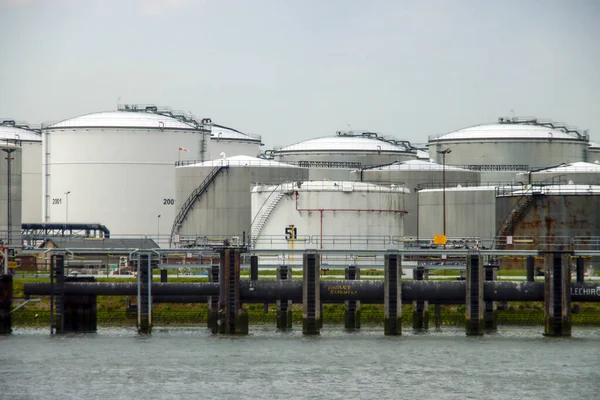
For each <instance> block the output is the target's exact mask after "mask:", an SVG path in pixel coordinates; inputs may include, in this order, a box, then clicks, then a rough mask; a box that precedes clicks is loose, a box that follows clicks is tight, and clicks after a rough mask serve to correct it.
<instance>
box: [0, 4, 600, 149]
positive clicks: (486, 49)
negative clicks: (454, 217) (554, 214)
mask: <svg viewBox="0 0 600 400" xmlns="http://www.w3.org/2000/svg"><path fill="white" fill-rule="evenodd" d="M598 21H600V1H598V0H589V1H587V0H573V1H566V0H564V1H555V0H547V1H537V0H520V1H513V0H504V1H484V0H477V1H467V0H465V1H459V0H455V1H454V0H448V1H416V0H415V1H405V0H396V1H393V0H392V1H377V0H371V1H352V0H347V1H338V0H325V1H323V0H320V1H319V0H304V1H293V0H280V1H275V0H273V1H271V0H247V1H240V0H235V1H234V0H220V1H213V0H198V1H193V0H131V1H127V0H121V1H112V0H79V1H77V0H0V117H1V118H11V119H16V120H20V121H27V122H29V123H30V124H39V123H42V122H50V121H58V120H62V119H66V118H71V117H75V116H77V115H81V114H88V113H92V112H98V111H107V110H115V109H116V107H117V104H118V103H120V104H156V105H159V106H169V107H171V108H173V109H175V110H183V111H185V112H191V113H192V114H194V115H196V116H198V117H199V118H205V117H209V118H212V120H213V122H215V123H218V124H222V125H226V126H230V127H233V128H236V129H238V130H241V131H243V132H249V133H255V134H260V135H262V139H263V142H264V144H265V146H264V148H263V149H271V148H273V147H274V146H281V145H287V144H292V143H296V142H299V141H303V140H307V139H311V138H316V137H322V136H328V135H333V134H335V132H336V131H339V130H350V129H353V130H359V129H361V130H369V131H372V132H378V133H381V134H383V135H390V136H394V137H396V138H398V139H401V140H409V141H411V142H414V143H426V142H427V140H428V136H430V135H433V136H436V135H440V134H444V133H446V132H450V131H453V130H456V129H460V128H463V127H467V126H472V125H477V124H482V123H490V122H495V121H497V119H498V117H501V116H505V117H506V116H508V117H510V116H535V117H538V118H548V119H552V120H554V121H559V122H565V123H567V124H568V125H572V126H576V127H579V128H581V129H589V131H590V136H591V139H592V140H595V141H600V24H599V23H598Z"/></svg>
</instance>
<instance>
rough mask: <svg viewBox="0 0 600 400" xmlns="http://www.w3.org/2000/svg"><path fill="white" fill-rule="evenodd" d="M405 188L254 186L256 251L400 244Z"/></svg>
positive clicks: (310, 184)
mask: <svg viewBox="0 0 600 400" xmlns="http://www.w3.org/2000/svg"><path fill="white" fill-rule="evenodd" d="M408 192H409V191H408V190H407V189H405V188H404V187H403V186H393V185H376V184H373V183H366V182H352V181H308V182H295V183H286V184H282V185H275V186H273V185H258V186H255V187H254V188H253V189H252V221H253V222H252V232H253V236H252V243H253V246H254V248H255V249H339V250H362V249H380V250H385V249H389V248H397V247H398V243H399V242H400V241H401V240H400V238H402V237H403V236H404V223H403V218H404V215H405V214H406V211H405V209H404V197H405V195H406V194H407V193H408Z"/></svg>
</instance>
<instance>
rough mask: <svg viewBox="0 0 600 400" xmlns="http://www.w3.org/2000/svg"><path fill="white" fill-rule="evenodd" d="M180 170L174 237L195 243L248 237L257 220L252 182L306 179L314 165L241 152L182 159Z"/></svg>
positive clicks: (176, 240)
mask: <svg viewBox="0 0 600 400" xmlns="http://www.w3.org/2000/svg"><path fill="white" fill-rule="evenodd" d="M175 175H176V187H177V192H176V196H175V198H176V202H175V209H176V211H177V213H176V215H175V219H174V220H173V225H172V227H171V232H170V233H171V240H172V242H173V243H174V244H175V245H177V246H181V247H190V246H191V247H193V246H197V245H201V244H203V243H207V242H215V241H216V242H220V243H222V242H223V240H225V239H227V240H230V241H232V240H233V241H237V242H239V243H243V242H246V238H249V237H250V230H251V221H252V220H251V217H252V214H251V206H250V191H251V188H252V186H253V185H256V184H279V183H282V182H297V181H304V180H306V179H307V178H308V170H307V169H306V168H301V167H297V166H293V165H286V164H283V163H279V162H276V161H273V160H265V159H260V158H256V157H249V156H243V155H240V156H233V157H226V158H222V159H216V160H212V161H205V162H189V163H180V164H179V166H178V167H177V168H176V174H175ZM233 238H235V239H233Z"/></svg>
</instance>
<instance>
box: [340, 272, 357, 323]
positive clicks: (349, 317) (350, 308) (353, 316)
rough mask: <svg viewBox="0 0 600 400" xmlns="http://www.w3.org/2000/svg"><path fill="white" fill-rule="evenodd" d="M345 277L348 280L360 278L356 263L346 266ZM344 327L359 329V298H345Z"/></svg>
mask: <svg viewBox="0 0 600 400" xmlns="http://www.w3.org/2000/svg"><path fill="white" fill-rule="evenodd" d="M345 277H346V279H347V280H349V281H357V280H360V269H359V268H358V267H357V266H356V265H349V266H347V267H346V271H345ZM345 304H346V310H345V314H344V327H345V328H346V329H349V330H354V329H360V300H346V301H345Z"/></svg>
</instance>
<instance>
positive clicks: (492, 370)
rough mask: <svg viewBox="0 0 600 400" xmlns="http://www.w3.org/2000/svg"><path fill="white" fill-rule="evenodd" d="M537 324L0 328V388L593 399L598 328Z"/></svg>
mask: <svg viewBox="0 0 600 400" xmlns="http://www.w3.org/2000/svg"><path fill="white" fill-rule="evenodd" d="M542 329H543V328H541V327H533V328H532V327H504V328H500V329H499V331H498V333H496V334H493V335H487V336H484V337H475V338H473V337H466V336H465V335H464V331H463V330H462V329H459V328H444V329H443V331H438V332H435V331H433V332H430V333H426V334H415V333H412V332H410V331H407V332H405V334H404V335H403V336H401V337H385V336H384V335H383V331H382V329H380V328H367V329H363V330H361V331H360V332H357V333H347V332H344V331H343V330H342V329H341V328H340V327H339V326H329V327H325V328H324V329H323V331H322V334H321V335H320V336H318V337H305V336H303V335H302V333H301V332H300V331H297V330H295V331H292V332H288V333H281V332H275V330H274V328H273V327H271V326H252V327H251V334H250V335H248V336H242V337H231V336H213V335H211V334H209V333H208V332H207V331H206V329H203V328H197V327H178V328H170V327H169V328H159V327H155V329H154V331H153V333H152V335H151V336H140V335H138V334H137V333H136V331H135V329H132V328H101V329H100V330H99V331H98V333H97V334H91V335H75V334H73V335H62V336H50V335H49V334H48V330H34V329H16V330H15V331H14V333H13V334H12V335H9V336H5V337H0V399H11V400H21V399H23V400H25V399H110V400H120V399H127V400H129V399H200V398H201V399H291V398H300V399H302V398H310V399H567V398H573V399H575V398H576V399H578V400H579V399H598V398H600V328H581V327H575V328H574V329H573V337H572V338H545V337H543V336H542V335H541V333H542Z"/></svg>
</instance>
